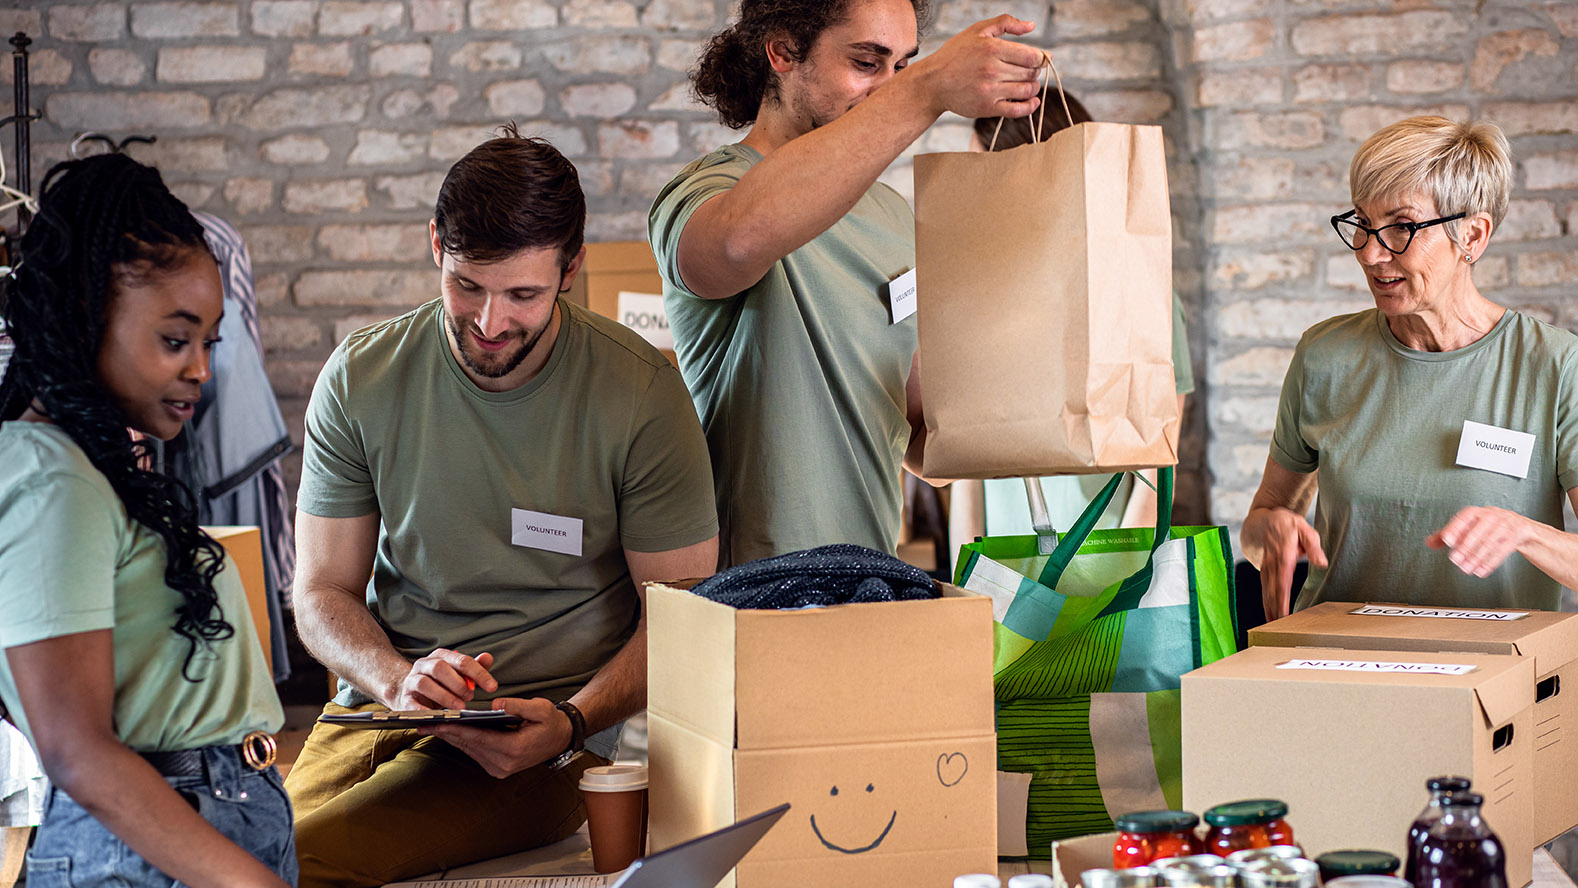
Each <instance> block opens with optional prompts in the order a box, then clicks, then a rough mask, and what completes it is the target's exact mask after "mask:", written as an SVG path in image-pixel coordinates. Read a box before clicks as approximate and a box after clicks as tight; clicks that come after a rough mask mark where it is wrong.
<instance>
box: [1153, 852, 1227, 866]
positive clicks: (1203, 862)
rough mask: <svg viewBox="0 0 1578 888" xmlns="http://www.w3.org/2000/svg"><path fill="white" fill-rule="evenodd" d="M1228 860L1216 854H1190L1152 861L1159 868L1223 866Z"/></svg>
mask: <svg viewBox="0 0 1578 888" xmlns="http://www.w3.org/2000/svg"><path fill="white" fill-rule="evenodd" d="M1226 862H1227V861H1226V860H1225V859H1223V858H1222V857H1220V856H1218V855H1216V854H1190V855H1189V856H1187V857H1163V858H1162V859H1161V860H1153V861H1151V866H1153V867H1155V868H1157V869H1166V868H1168V867H1183V868H1185V869H1206V868H1208V867H1213V866H1221V865H1222V864H1224V863H1226Z"/></svg>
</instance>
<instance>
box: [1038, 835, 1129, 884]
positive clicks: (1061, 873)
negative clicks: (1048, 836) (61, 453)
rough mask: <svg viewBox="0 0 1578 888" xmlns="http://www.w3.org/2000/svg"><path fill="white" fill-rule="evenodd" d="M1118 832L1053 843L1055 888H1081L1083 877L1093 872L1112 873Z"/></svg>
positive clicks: (1053, 878) (1053, 880) (1053, 882)
mask: <svg viewBox="0 0 1578 888" xmlns="http://www.w3.org/2000/svg"><path fill="white" fill-rule="evenodd" d="M1117 840H1118V834H1117V833H1115V832H1109V833H1096V834H1095V835H1090V836H1079V837H1078V838H1073V839H1059V840H1057V841H1056V842H1053V843H1052V884H1053V886H1054V888H1080V885H1082V884H1084V883H1083V882H1082V881H1081V880H1080V877H1079V874H1080V873H1083V872H1084V871H1085V870H1091V869H1112V845H1113V843H1114V842H1116V841H1117Z"/></svg>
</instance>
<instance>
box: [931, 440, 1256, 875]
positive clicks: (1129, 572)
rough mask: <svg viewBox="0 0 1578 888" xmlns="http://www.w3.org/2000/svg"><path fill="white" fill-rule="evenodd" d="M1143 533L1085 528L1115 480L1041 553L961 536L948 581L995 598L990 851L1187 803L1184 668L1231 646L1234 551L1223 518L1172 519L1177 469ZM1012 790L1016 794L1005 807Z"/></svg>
mask: <svg viewBox="0 0 1578 888" xmlns="http://www.w3.org/2000/svg"><path fill="white" fill-rule="evenodd" d="M1158 476H1159V477H1158V482H1159V483H1158V489H1157V503H1158V507H1157V522H1156V527H1155V528H1154V529H1151V528H1120V529H1113V530H1093V528H1094V527H1095V525H1096V521H1097V520H1098V519H1099V517H1100V516H1101V514H1102V512H1103V511H1104V510H1105V509H1106V507H1107V505H1108V503H1109V502H1110V501H1111V499H1112V496H1113V492H1114V491H1115V490H1116V489H1117V486H1118V482H1119V481H1120V480H1121V477H1122V476H1121V475H1120V476H1115V477H1114V478H1113V479H1112V481H1111V482H1109V483H1108V484H1107V486H1106V487H1105V488H1104V489H1103V490H1102V492H1101V494H1099V495H1098V496H1097V497H1096V499H1095V500H1093V501H1092V502H1091V504H1090V506H1089V508H1087V509H1086V510H1085V512H1084V514H1083V515H1081V516H1080V518H1079V520H1078V521H1076V522H1075V524H1074V527H1072V528H1070V529H1069V531H1068V532H1067V533H1065V534H1064V535H1063V536H1062V538H1061V540H1060V541H1059V543H1058V546H1057V548H1056V550H1055V551H1054V552H1052V553H1051V554H1050V555H1041V554H1039V553H1038V544H1037V538H1036V537H1035V536H1033V535H1031V536H1005V537H986V538H983V539H979V540H977V541H975V542H973V543H970V544H967V545H965V546H964V547H963V548H962V549H961V551H960V555H959V559H958V569H957V576H956V577H955V584H956V585H959V586H962V587H964V588H966V589H969V590H971V591H974V592H978V593H981V594H983V595H987V596H989V597H991V598H992V600H993V612H994V616H995V618H996V621H997V625H996V640H995V642H996V643H995V652H996V656H995V662H994V674H995V684H996V694H997V766H998V771H999V772H1000V773H999V782H998V785H999V795H1000V796H1001V797H1002V799H1001V802H1002V803H1001V804H1000V806H999V807H1000V808H1002V809H1003V811H1004V812H1005V813H1004V816H1005V817H1007V818H1009V819H1010V820H1012V818H1015V817H1017V816H1019V813H1018V812H1019V811H1020V810H1021V809H1022V811H1023V816H1024V830H1023V832H1024V846H1023V847H1019V846H1018V845H1017V843H1016V842H1015V841H1014V839H1016V838H1017V830H1016V826H1015V824H1013V823H1012V822H1009V823H1007V824H1005V825H1003V827H1002V828H1001V830H1000V832H1001V833H1002V838H1001V839H1000V844H1001V848H1000V849H999V850H1000V853H1001V854H1003V855H1004V856H1021V855H1023V856H1029V857H1033V858H1039V859H1045V858H1046V857H1048V856H1049V855H1050V850H1051V842H1052V840H1054V839H1059V838H1066V837H1069V836H1078V835H1087V834H1090V833H1097V832H1103V831H1106V830H1110V829H1111V828H1112V821H1113V818H1115V817H1116V816H1118V815H1121V814H1125V813H1128V812H1131V811H1139V810H1149V809H1156V808H1178V807H1179V806H1180V805H1181V804H1182V795H1183V793H1182V787H1181V785H1180V782H1181V776H1182V765H1181V751H1180V740H1179V691H1178V688H1179V682H1178V680H1179V677H1180V676H1182V675H1183V674H1184V673H1185V672H1189V671H1190V670H1192V669H1195V668H1197V667H1199V666H1202V665H1204V664H1206V663H1210V662H1212V661H1214V660H1218V659H1221V658H1222V657H1225V656H1227V655H1228V654H1231V653H1233V651H1234V647H1235V642H1234V638H1235V634H1234V631H1235V626H1234V623H1233V620H1234V616H1233V553H1232V545H1231V543H1230V541H1229V539H1228V534H1227V529H1226V528H1223V527H1172V526H1171V524H1172V481H1173V470H1172V469H1171V468H1164V469H1162V470H1161V471H1160V472H1158ZM1016 799H1019V800H1022V804H1016V801H1015V800H1016Z"/></svg>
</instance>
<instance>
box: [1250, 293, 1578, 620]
mask: <svg viewBox="0 0 1578 888" xmlns="http://www.w3.org/2000/svg"><path fill="white" fill-rule="evenodd" d="M1464 420H1473V421H1474V422H1478V423H1484V424H1486V425H1492V426H1497V427H1500V428H1503V429H1512V430H1516V431H1519V432H1526V433H1528V434H1531V435H1533V436H1534V445H1533V448H1534V449H1533V458H1532V460H1531V461H1530V464H1529V472H1528V477H1527V478H1515V477H1511V476H1509V475H1503V474H1498V473H1495V472H1491V471H1487V470H1484V469H1476V468H1467V467H1465V466H1460V465H1458V464H1457V452H1458V441H1459V439H1460V438H1461V437H1462V434H1463V421H1464ZM1271 456H1272V458H1273V459H1275V460H1276V461H1277V464H1278V465H1281V466H1282V467H1283V468H1286V469H1288V470H1290V471H1294V472H1313V471H1316V470H1319V472H1320V475H1319V485H1320V487H1319V496H1318V499H1317V502H1316V507H1315V530H1316V531H1317V532H1318V533H1319V534H1320V538H1321V545H1322V547H1323V548H1324V549H1325V552H1326V557H1327V558H1328V559H1329V562H1330V565H1331V567H1330V568H1329V569H1326V570H1322V569H1319V568H1315V567H1311V568H1310V573H1309V580H1308V581H1307V582H1306V583H1305V585H1304V590H1303V592H1301V593H1300V594H1299V598H1298V602H1297V605H1296V606H1297V607H1299V608H1305V607H1309V606H1311V605H1314V604H1318V603H1320V602H1323V601H1398V602H1402V603H1405V604H1420V605H1424V604H1431V605H1441V606H1450V607H1492V608H1496V607H1503V608H1535V609H1541V610H1556V609H1557V604H1558V600H1559V597H1560V594H1561V587H1560V586H1559V585H1558V584H1557V582H1556V581H1555V580H1553V579H1551V578H1550V577H1548V576H1546V575H1545V573H1544V572H1542V571H1540V570H1539V569H1538V568H1536V567H1534V566H1533V565H1531V564H1529V563H1528V561H1526V560H1525V559H1524V558H1523V556H1521V555H1519V554H1517V553H1513V554H1512V555H1510V556H1509V557H1508V558H1507V560H1506V562H1504V563H1503V564H1502V566H1501V567H1500V568H1498V569H1497V570H1496V571H1495V572H1493V573H1492V574H1491V575H1490V576H1488V577H1485V578H1483V579H1481V578H1477V577H1472V576H1469V575H1467V574H1464V573H1463V572H1462V571H1460V570H1458V569H1457V567H1455V566H1454V565H1453V564H1452V562H1451V560H1450V558H1449V557H1448V554H1447V550H1444V549H1430V548H1428V547H1426V546H1425V538H1426V537H1428V536H1430V535H1431V534H1433V533H1435V532H1436V531H1438V530H1440V529H1441V528H1442V527H1444V526H1446V523H1447V522H1448V521H1450V520H1451V519H1452V516H1454V515H1456V514H1457V513H1458V511H1459V510H1460V509H1463V508H1466V507H1468V506H1496V507H1499V508H1503V509H1508V510H1511V511H1514V512H1517V513H1519V514H1522V515H1525V516H1528V517H1529V518H1533V519H1535V520H1536V521H1539V522H1541V523H1544V524H1549V525H1551V526H1552V527H1557V528H1560V527H1561V526H1562V501H1563V498H1564V497H1565V496H1566V491H1568V490H1571V489H1572V488H1574V487H1578V337H1575V336H1574V335H1573V334H1571V333H1569V332H1567V331H1565V330H1562V329H1559V328H1557V327H1553V326H1551V325H1549V324H1545V323H1541V322H1540V321H1537V320H1534V319H1533V318H1530V317H1528V316H1526V315H1522V314H1519V313H1518V312H1515V311H1508V312H1506V314H1504V315H1503V316H1502V318H1501V320H1500V321H1499V322H1497V324H1496V326H1495V327H1493V328H1492V329H1491V331H1490V332H1489V333H1488V334H1486V335H1485V336H1484V338H1482V339H1480V340H1479V341H1478V342H1475V343H1474V344H1472V345H1469V346H1467V347H1465V348H1460V349H1456V350H1454V351H1448V352H1423V351H1415V350H1413V349H1410V348H1406V347H1404V346H1403V345H1402V343H1400V342H1398V341H1397V338H1396V337H1395V336H1393V335H1392V331H1391V328H1390V327H1389V326H1388V325H1387V323H1386V318H1385V316H1383V315H1382V314H1381V313H1380V312H1379V311H1377V310H1374V309H1371V310H1369V311H1363V312H1359V313H1358V314H1352V315H1345V316H1343V317H1337V318H1332V319H1330V320H1326V321H1322V322H1321V323H1319V324H1316V325H1315V326H1314V327H1311V328H1310V329H1309V330H1308V331H1307V332H1306V333H1305V334H1304V338H1303V339H1301V340H1300V341H1299V345H1298V348H1297V349H1296V350H1295V351H1294V355H1293V362H1292V365H1291V366H1289V368H1288V375H1287V378H1286V380H1285V381H1284V382H1283V384H1282V400H1281V403H1280V404H1279V405H1278V408H1277V425H1276V431H1275V433H1274V437H1273V440H1272V444H1271Z"/></svg>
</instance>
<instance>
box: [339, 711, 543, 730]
mask: <svg viewBox="0 0 1578 888" xmlns="http://www.w3.org/2000/svg"><path fill="white" fill-rule="evenodd" d="M318 721H321V722H323V723H324V724H330V725H340V726H342V727H347V728H365V729H367V730H372V731H385V730H390V729H393V728H421V727H426V726H429V725H435V724H446V725H465V726H467V727H471V728H494V729H503V728H513V727H516V726H517V725H519V724H520V723H521V721H522V719H521V717H520V716H518V715H513V714H511V713H508V712H505V711H504V710H502V709H408V710H405V711H403V712H391V711H390V710H387V709H380V710H377V711H375V712H341V713H333V714H325V715H320V716H318Z"/></svg>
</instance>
